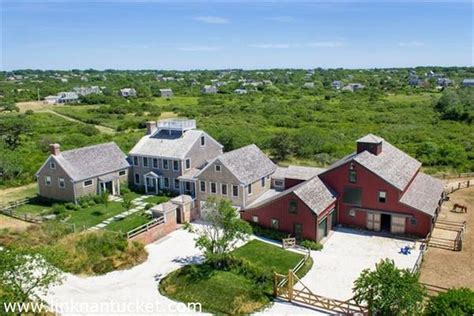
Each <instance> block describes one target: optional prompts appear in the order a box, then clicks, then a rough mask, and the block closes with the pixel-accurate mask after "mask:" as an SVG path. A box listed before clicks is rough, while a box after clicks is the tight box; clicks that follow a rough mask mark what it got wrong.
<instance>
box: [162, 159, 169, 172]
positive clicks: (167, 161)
mask: <svg viewBox="0 0 474 316" xmlns="http://www.w3.org/2000/svg"><path fill="white" fill-rule="evenodd" d="M168 163H169V160H168V159H163V169H166V170H168V169H169V166H168Z"/></svg>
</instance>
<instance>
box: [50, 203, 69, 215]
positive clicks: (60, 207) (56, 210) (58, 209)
mask: <svg viewBox="0 0 474 316" xmlns="http://www.w3.org/2000/svg"><path fill="white" fill-rule="evenodd" d="M63 213H66V207H65V206H64V204H53V214H56V215H59V214H63Z"/></svg>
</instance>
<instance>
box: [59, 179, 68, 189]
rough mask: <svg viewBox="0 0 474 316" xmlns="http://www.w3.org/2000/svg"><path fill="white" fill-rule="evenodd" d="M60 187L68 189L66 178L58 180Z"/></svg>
mask: <svg viewBox="0 0 474 316" xmlns="http://www.w3.org/2000/svg"><path fill="white" fill-rule="evenodd" d="M58 185H59V187H60V188H61V189H64V188H65V187H66V182H65V181H64V178H59V179H58Z"/></svg>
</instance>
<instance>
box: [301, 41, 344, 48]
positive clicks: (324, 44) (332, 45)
mask: <svg viewBox="0 0 474 316" xmlns="http://www.w3.org/2000/svg"><path fill="white" fill-rule="evenodd" d="M306 46H308V47H327V48H335V47H342V46H344V43H342V42H331V41H326V42H311V43H308V44H306Z"/></svg>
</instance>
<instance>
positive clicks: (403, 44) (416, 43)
mask: <svg viewBox="0 0 474 316" xmlns="http://www.w3.org/2000/svg"><path fill="white" fill-rule="evenodd" d="M424 45H425V43H423V42H419V41H411V42H400V43H398V46H400V47H421V46H424Z"/></svg>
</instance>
